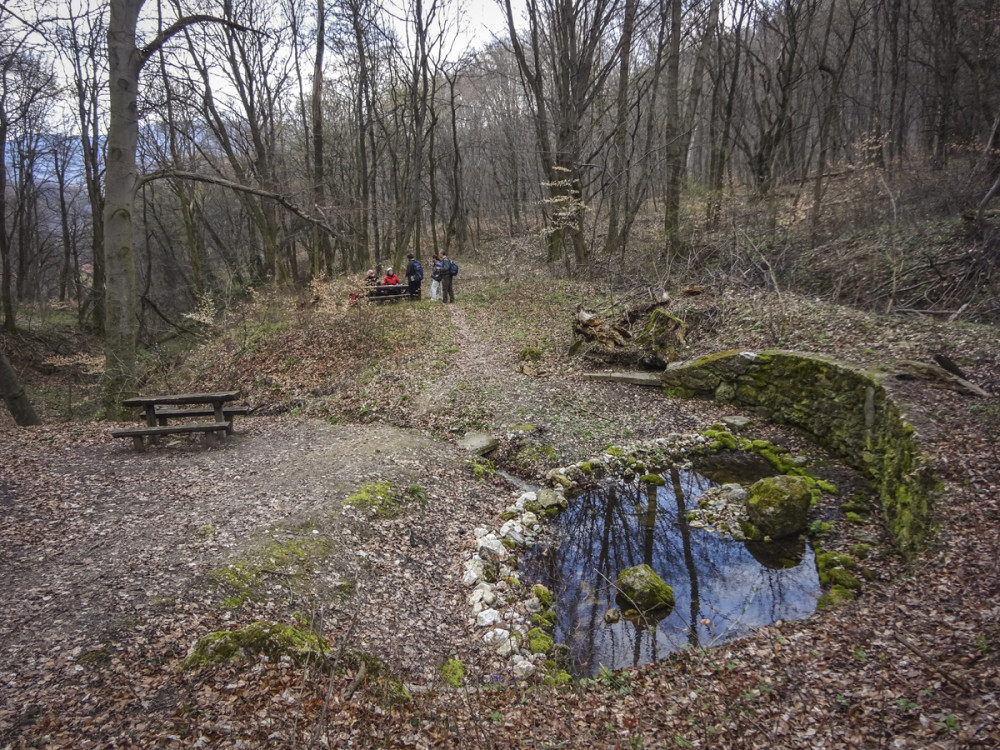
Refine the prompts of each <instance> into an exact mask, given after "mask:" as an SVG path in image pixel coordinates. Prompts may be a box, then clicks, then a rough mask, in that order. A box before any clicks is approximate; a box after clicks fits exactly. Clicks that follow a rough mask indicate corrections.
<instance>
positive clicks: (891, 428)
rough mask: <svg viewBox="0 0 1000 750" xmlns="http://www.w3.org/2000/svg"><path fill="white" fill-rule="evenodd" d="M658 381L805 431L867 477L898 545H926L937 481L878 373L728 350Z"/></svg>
mask: <svg viewBox="0 0 1000 750" xmlns="http://www.w3.org/2000/svg"><path fill="white" fill-rule="evenodd" d="M661 380H662V382H663V387H664V388H665V389H666V390H668V391H669V392H672V393H675V394H678V395H686V396H703V397H711V398H714V399H715V400H716V401H718V402H720V403H733V404H738V405H740V406H743V407H745V408H747V409H750V410H752V411H753V412H755V413H757V414H759V415H761V416H764V417H766V418H767V419H770V420H772V421H776V422H781V423H784V424H790V425H794V426H796V427H799V428H801V429H802V430H804V431H806V432H807V433H809V434H810V435H811V436H812V437H813V439H815V441H816V442H817V443H819V444H820V445H823V446H825V447H827V448H829V449H831V450H832V451H834V452H835V453H836V454H837V455H838V456H840V457H841V459H843V460H844V461H845V462H846V463H848V464H850V465H852V466H854V467H856V468H858V469H860V470H862V471H863V472H864V473H865V474H866V475H867V476H868V477H869V478H870V479H871V481H872V483H873V485H874V486H875V487H876V489H877V490H878V493H879V499H880V501H881V506H882V512H883V515H884V517H885V521H886V524H887V526H888V528H889V530H890V532H891V534H892V536H893V539H894V541H895V544H896V546H897V547H898V549H899V550H900V551H901V552H903V553H904V554H908V555H912V554H914V553H915V552H917V551H918V550H920V549H921V548H922V547H923V546H924V545H925V544H926V541H927V539H928V537H929V535H930V534H931V532H932V530H933V520H932V512H933V505H934V497H935V495H936V494H937V492H938V491H939V488H940V484H939V482H938V481H937V480H936V479H935V478H934V476H933V474H932V473H931V470H930V466H929V461H928V459H927V457H926V456H925V455H924V453H923V451H922V450H921V447H920V445H919V443H918V441H917V434H916V429H915V427H914V426H913V425H912V424H911V423H910V422H909V421H908V420H907V418H906V415H905V414H904V412H903V410H902V409H901V408H900V406H899V405H898V404H897V403H896V401H895V400H894V399H893V398H892V396H891V394H890V393H889V392H888V390H887V389H886V387H885V384H884V382H883V376H882V375H880V374H879V373H875V372H871V371H868V370H864V369H862V368H859V367H853V366H850V365H847V364H843V363H839V362H836V361H834V360H831V359H827V358H824V357H819V356H816V355H808V354H798V353H795V352H785V351H763V352H759V353H758V352H748V351H736V350H732V351H726V352H721V353H719V354H714V355H711V356H708V357H702V358H700V359H696V360H691V361H688V362H676V363H673V364H671V365H669V366H668V367H667V368H666V370H665V371H664V372H663V374H662V376H661Z"/></svg>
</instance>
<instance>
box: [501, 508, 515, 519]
mask: <svg viewBox="0 0 1000 750" xmlns="http://www.w3.org/2000/svg"><path fill="white" fill-rule="evenodd" d="M517 516H518V513H517V511H514V510H505V511H504V512H503V513H501V514H500V520H501V521H509V520H511V519H512V518H517Z"/></svg>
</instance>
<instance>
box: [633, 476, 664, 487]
mask: <svg viewBox="0 0 1000 750" xmlns="http://www.w3.org/2000/svg"><path fill="white" fill-rule="evenodd" d="M640 481H641V482H642V483H643V484H648V485H650V486H653V487H663V486H664V485H665V484H666V483H667V480H666V479H664V478H663V477H661V476H660V475H659V474H643V475H642V478H641V480H640Z"/></svg>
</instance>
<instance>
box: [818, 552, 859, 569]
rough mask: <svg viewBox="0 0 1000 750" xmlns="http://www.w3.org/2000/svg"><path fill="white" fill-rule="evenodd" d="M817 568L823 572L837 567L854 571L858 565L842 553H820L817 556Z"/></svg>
mask: <svg viewBox="0 0 1000 750" xmlns="http://www.w3.org/2000/svg"><path fill="white" fill-rule="evenodd" d="M816 567H817V568H818V569H819V570H821V571H823V570H828V569H830V568H837V567H840V568H847V569H848V570H854V568H856V567H857V563H856V562H855V560H854V558H853V557H851V556H850V555H845V554H843V553H841V552H819V553H817V555H816Z"/></svg>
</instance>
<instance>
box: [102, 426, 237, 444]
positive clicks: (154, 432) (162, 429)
mask: <svg viewBox="0 0 1000 750" xmlns="http://www.w3.org/2000/svg"><path fill="white" fill-rule="evenodd" d="M230 427H231V423H230V422H191V423H189V424H172V425H163V426H157V427H148V426H147V427H126V428H123V429H121V430H112V431H111V435H112V436H113V437H120V438H125V437H130V438H132V442H133V443H134V444H135V447H136V449H137V450H142V449H143V442H142V439H143V438H144V437H148V438H150V439H151V440H155V439H156V438H159V437H161V436H164V435H175V434H184V433H196V432H204V433H217V432H229V430H230Z"/></svg>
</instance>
